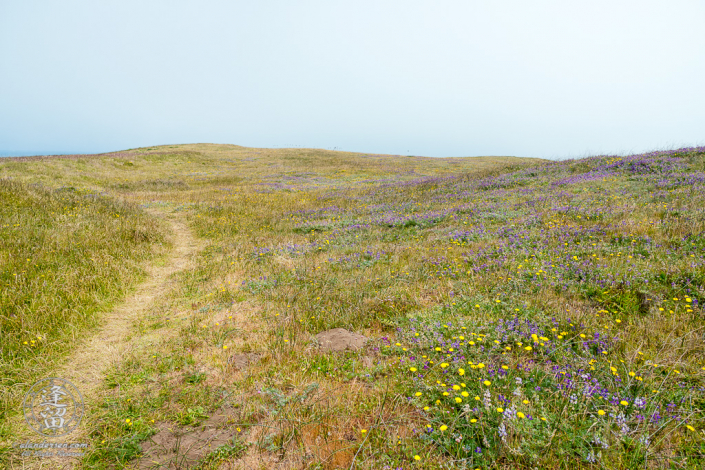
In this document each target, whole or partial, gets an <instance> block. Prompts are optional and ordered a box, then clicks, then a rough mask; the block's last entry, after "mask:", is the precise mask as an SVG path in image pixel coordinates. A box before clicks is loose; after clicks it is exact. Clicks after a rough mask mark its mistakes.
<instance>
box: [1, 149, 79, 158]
mask: <svg viewBox="0 0 705 470" xmlns="http://www.w3.org/2000/svg"><path fill="white" fill-rule="evenodd" d="M82 153H84V152H57V151H51V150H49V151H47V150H45V151H38V150H37V151H34V152H19V151H18V152H12V151H3V150H0V158H2V157H34V156H35V155H79V154H82Z"/></svg>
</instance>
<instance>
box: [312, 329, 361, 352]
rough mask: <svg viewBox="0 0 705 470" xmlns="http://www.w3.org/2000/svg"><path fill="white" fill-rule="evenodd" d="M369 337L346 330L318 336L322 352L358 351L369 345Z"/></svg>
mask: <svg viewBox="0 0 705 470" xmlns="http://www.w3.org/2000/svg"><path fill="white" fill-rule="evenodd" d="M367 339H368V338H367V337H366V336H363V335H360V334H357V333H354V332H351V331H348V330H346V329H345V328H334V329H332V330H328V331H324V332H322V333H318V334H317V335H316V340H317V341H318V343H319V344H320V348H321V351H322V352H334V351H344V350H346V349H350V350H352V351H357V350H358V349H361V348H362V347H363V346H364V345H365V343H367Z"/></svg>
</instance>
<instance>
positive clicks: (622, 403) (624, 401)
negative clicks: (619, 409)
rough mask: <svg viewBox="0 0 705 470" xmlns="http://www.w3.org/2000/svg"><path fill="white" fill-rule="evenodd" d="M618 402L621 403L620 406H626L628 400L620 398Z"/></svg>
mask: <svg viewBox="0 0 705 470" xmlns="http://www.w3.org/2000/svg"><path fill="white" fill-rule="evenodd" d="M619 404H620V405H622V406H627V405H628V404H629V402H628V401H626V400H622V401H620V402H619Z"/></svg>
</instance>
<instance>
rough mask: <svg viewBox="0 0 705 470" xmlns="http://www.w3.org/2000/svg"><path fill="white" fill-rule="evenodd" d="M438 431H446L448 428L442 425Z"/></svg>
mask: <svg viewBox="0 0 705 470" xmlns="http://www.w3.org/2000/svg"><path fill="white" fill-rule="evenodd" d="M438 429H440V430H441V431H445V430H446V429H448V426H446V425H445V424H444V425H443V426H441V427H440V428H438Z"/></svg>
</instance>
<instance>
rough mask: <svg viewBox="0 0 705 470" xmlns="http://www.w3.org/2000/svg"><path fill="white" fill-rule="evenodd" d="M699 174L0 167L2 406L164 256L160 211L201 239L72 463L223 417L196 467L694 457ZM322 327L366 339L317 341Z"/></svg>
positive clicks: (699, 391)
mask: <svg viewBox="0 0 705 470" xmlns="http://www.w3.org/2000/svg"><path fill="white" fill-rule="evenodd" d="M704 171H705V148H688V149H677V150H672V151H663V152H652V153H649V154H643V155H633V156H627V157H617V156H596V157H590V158H585V159H580V160H572V161H563V162H554V161H547V160H540V159H522V158H514V157H474V158H445V159H432V158H424V157H401V156H389V155H370V154H359V153H350V152H334V151H323V150H315V149H281V150H272V149H254V148H246V147H238V146H234V145H213V144H193V145H177V146H158V147H150V148H141V149H132V150H127V151H123V152H117V153H113V154H105V155H99V156H72V157H62V158H50V157H47V158H35V157H28V158H25V157H23V158H16V159H0V178H3V180H1V181H2V183H1V185H0V194H2V198H1V199H0V235H1V236H0V255H2V256H0V280H1V281H0V282H1V284H0V288H1V289H2V294H1V296H0V308H2V316H0V333H1V335H0V338H2V339H1V340H0V347H1V348H2V350H1V355H0V359H1V360H2V363H1V364H0V367H1V369H0V370H1V371H2V376H3V379H2V380H3V381H4V382H2V385H3V389H4V390H8V392H4V393H3V403H2V404H3V410H2V411H0V412H1V413H5V416H6V417H7V418H8V419H9V418H10V417H12V416H14V415H15V414H16V413H18V412H19V402H20V401H21V399H22V393H24V390H25V388H24V387H25V386H29V385H31V383H33V381H34V380H38V379H40V378H42V377H44V376H45V373H46V372H47V371H50V370H51V367H52V364H55V363H58V362H60V361H61V360H70V353H71V349H72V344H71V342H70V341H69V338H75V337H81V336H87V335H90V332H91V331H93V329H94V328H95V327H96V325H99V324H100V319H101V312H103V311H105V309H107V308H109V306H110V305H112V303H114V302H116V301H117V300H119V299H120V298H122V297H124V295H125V293H126V292H127V291H128V290H129V289H130V288H131V287H132V286H134V285H135V284H136V283H138V282H139V281H140V277H139V276H140V274H139V273H140V272H141V269H143V267H144V265H145V263H153V262H157V261H158V260H159V259H163V258H164V257H165V256H167V255H166V250H168V248H169V246H170V245H169V242H168V239H169V237H168V235H169V234H168V230H167V229H166V228H165V225H164V223H163V221H162V220H161V219H160V217H159V215H158V214H159V213H169V214H172V215H173V216H178V217H181V218H182V219H183V220H184V221H186V222H187V223H188V226H189V227H191V229H192V230H193V232H194V234H195V235H196V236H197V237H198V238H200V239H202V240H203V241H204V242H205V243H206V248H205V249H203V250H202V251H201V252H200V253H199V254H198V256H197V259H196V265H195V268H193V269H189V270H184V271H182V272H181V273H179V274H178V276H177V278H176V280H175V283H174V285H172V286H171V288H170V290H169V291H168V292H167V293H166V294H165V295H164V296H162V297H160V298H159V301H158V302H157V303H156V304H155V306H154V308H153V309H152V310H151V311H150V313H149V315H146V316H144V317H141V318H139V320H138V321H135V324H134V332H133V334H132V338H133V339H134V344H135V347H134V348H132V350H131V352H130V354H129V355H128V356H127V357H124V358H123V360H122V361H121V362H120V363H119V364H116V365H115V366H114V367H112V368H111V369H110V370H109V371H107V372H106V374H105V381H104V384H103V387H104V388H106V389H108V390H110V389H115V390H119V396H118V398H114V397H113V398H105V399H102V400H103V401H102V402H101V403H100V406H97V405H96V407H95V409H94V411H93V413H92V415H91V416H90V417H87V423H86V426H88V428H89V434H90V438H91V442H92V443H93V447H92V450H91V452H90V454H89V455H88V456H87V457H86V458H85V460H84V464H85V465H86V466H87V468H100V467H105V468H108V467H109V466H111V465H118V466H125V465H128V466H129V465H133V464H135V462H137V459H138V458H139V456H140V454H141V453H142V451H143V450H142V449H140V443H141V442H144V441H145V440H146V439H147V438H148V437H149V436H150V435H154V434H155V433H157V432H159V431H160V430H161V428H160V427H159V425H160V423H171V424H172V425H174V426H184V427H186V426H192V425H194V424H198V423H201V422H204V421H205V420H207V419H209V417H212V416H215V415H216V414H218V413H222V412H224V411H223V410H226V411H227V415H228V421H227V425H225V426H226V427H227V429H230V430H232V436H233V441H232V442H231V443H230V444H229V445H228V446H225V447H223V448H221V449H220V450H217V451H216V450H215V449H213V452H211V453H209V454H208V455H204V456H201V457H203V459H202V460H201V464H202V465H203V466H209V465H210V466H212V467H214V468H215V466H217V465H218V464H219V463H221V462H232V464H233V467H232V468H238V467H237V465H241V466H244V468H259V467H254V466H250V467H247V465H249V464H248V463H247V462H250V461H249V460H248V459H250V458H254V457H253V456H254V455H255V454H256V455H258V456H259V458H260V460H261V459H263V458H265V457H266V458H271V459H272V460H271V461H268V462H270V463H265V464H261V465H263V466H262V468H351V466H353V468H375V469H380V468H390V469H396V468H405V469H406V468H424V469H432V468H536V467H538V468H645V467H646V468H668V467H669V465H671V466H673V468H699V467H700V466H702V464H703V460H704V459H703V456H704V453H705V447H704V443H703V442H704V441H703V436H704V434H703V432H704V429H705V421H704V415H703V413H704V412H705V409H704V407H705V400H704V398H703V397H705V383H704V382H705V381H704V379H705V348H703V331H704V328H705V324H704V323H703V317H702V314H703V310H702V303H703V302H704V301H705V231H704V230H705V209H704V208H705V196H704V195H705V172H704ZM148 210H149V212H147V211H148ZM117 215H119V216H120V217H117ZM118 219H119V221H118ZM71 237H73V238H71ZM23 260H29V261H23ZM88 260H90V261H91V262H88ZM58 273H61V275H58ZM18 275H19V276H20V277H19V278H17V276H18ZM67 276H68V277H69V278H70V279H71V280H67ZM56 312H63V313H61V315H57V314H56ZM333 328H345V329H348V330H350V331H354V332H356V333H359V334H362V335H365V336H366V337H368V338H369V339H370V340H369V341H368V342H367V344H366V346H365V347H364V348H362V349H360V350H357V351H344V352H338V353H323V352H321V351H320V350H319V348H318V344H317V341H316V335H317V334H319V333H321V332H323V331H327V330H330V329H333ZM35 337H40V338H41V340H37V342H36V344H32V343H30V344H24V342H25V341H27V340H29V341H31V340H32V339H34V338H35ZM146 337H149V341H138V339H139V338H146ZM42 348H45V349H42ZM48 355H51V356H52V357H55V359H53V360H52V361H54V362H51V361H50V362H49V363H45V362H44V358H46V357H47V356H48ZM62 358H66V359H62ZM238 364H240V366H238ZM242 364H248V365H247V367H241V366H242ZM0 418H2V416H0ZM1 429H3V431H2V432H3V434H2V436H1V437H2V438H4V439H5V440H6V441H7V442H11V441H13V438H14V437H15V433H16V431H15V430H14V428H11V427H10V426H6V427H4V428H1ZM5 455H6V456H8V455H10V450H9V449H7V448H6V449H5ZM8 458H9V457H8ZM272 462H274V463H272ZM275 464H276V465H278V466H279V467H275ZM258 465H260V464H258Z"/></svg>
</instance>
